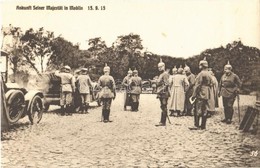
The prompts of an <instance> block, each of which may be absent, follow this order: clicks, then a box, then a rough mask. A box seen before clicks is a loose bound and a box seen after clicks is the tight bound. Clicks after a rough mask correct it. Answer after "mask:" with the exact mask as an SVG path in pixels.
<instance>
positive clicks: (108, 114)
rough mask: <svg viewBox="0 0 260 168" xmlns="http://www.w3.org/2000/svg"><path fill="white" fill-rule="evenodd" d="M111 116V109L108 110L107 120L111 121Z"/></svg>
mask: <svg viewBox="0 0 260 168" xmlns="http://www.w3.org/2000/svg"><path fill="white" fill-rule="evenodd" d="M109 116H110V109H109V110H107V120H108V121H110V120H109Z"/></svg>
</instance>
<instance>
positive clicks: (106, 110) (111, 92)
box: [98, 65, 116, 123]
mask: <svg viewBox="0 0 260 168" xmlns="http://www.w3.org/2000/svg"><path fill="white" fill-rule="evenodd" d="M103 71H104V75H102V76H101V77H100V78H99V80H98V86H99V87H100V89H101V91H100V93H99V97H100V99H101V101H102V118H103V122H105V123H107V122H109V121H110V120H109V116H110V107H111V103H112V99H115V98H116V85H115V80H114V78H113V77H112V76H110V75H109V74H110V67H109V66H107V65H105V67H104V69H103Z"/></svg>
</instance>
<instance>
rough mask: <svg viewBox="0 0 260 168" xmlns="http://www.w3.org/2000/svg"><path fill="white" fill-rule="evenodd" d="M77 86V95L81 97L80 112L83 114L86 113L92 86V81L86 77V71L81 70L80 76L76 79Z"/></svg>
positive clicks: (85, 69) (84, 69)
mask: <svg viewBox="0 0 260 168" xmlns="http://www.w3.org/2000/svg"><path fill="white" fill-rule="evenodd" d="M76 81H77V82H76V83H77V85H78V87H77V88H78V90H79V94H80V97H81V108H80V110H81V112H82V113H83V114H85V113H88V108H89V102H90V88H91V86H92V81H91V79H90V77H89V75H88V69H87V68H82V69H81V74H80V75H79V76H78V77H77V80H76Z"/></svg>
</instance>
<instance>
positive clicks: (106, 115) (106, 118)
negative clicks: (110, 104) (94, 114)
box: [104, 109, 108, 122]
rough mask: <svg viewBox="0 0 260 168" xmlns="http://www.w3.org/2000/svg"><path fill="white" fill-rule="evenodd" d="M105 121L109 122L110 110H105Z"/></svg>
mask: <svg viewBox="0 0 260 168" xmlns="http://www.w3.org/2000/svg"><path fill="white" fill-rule="evenodd" d="M104 122H108V110H107V109H106V110H104Z"/></svg>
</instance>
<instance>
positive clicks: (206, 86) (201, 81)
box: [192, 70, 213, 116]
mask: <svg viewBox="0 0 260 168" xmlns="http://www.w3.org/2000/svg"><path fill="white" fill-rule="evenodd" d="M211 85H212V77H211V74H210V73H209V72H208V70H202V71H201V72H200V73H199V74H198V76H197V77H196V79H195V85H194V91H193V95H192V97H196V98H197V100H196V104H195V111H196V115H198V116H203V115H207V110H208V108H209V107H208V100H209V99H210V97H211V96H213V95H211V92H210V87H211Z"/></svg>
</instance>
